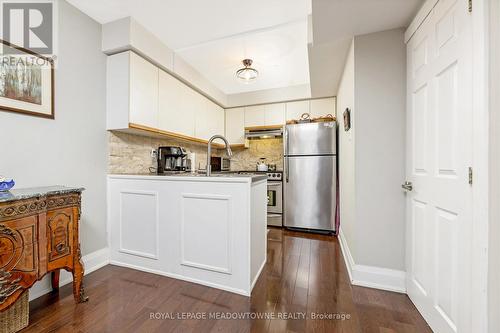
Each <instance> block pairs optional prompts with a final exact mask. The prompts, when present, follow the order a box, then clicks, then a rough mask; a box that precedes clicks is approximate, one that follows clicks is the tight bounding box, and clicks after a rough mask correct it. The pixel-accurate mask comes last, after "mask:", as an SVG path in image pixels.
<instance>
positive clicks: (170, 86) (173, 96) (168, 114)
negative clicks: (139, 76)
mask: <svg viewBox="0 0 500 333" xmlns="http://www.w3.org/2000/svg"><path fill="white" fill-rule="evenodd" d="M190 91H192V90H191V89H189V88H188V87H187V86H186V85H185V84H183V83H182V82H180V81H179V80H177V79H176V78H175V77H173V76H172V75H170V74H168V73H166V72H164V71H160V75H159V98H158V104H159V105H158V106H159V115H158V118H159V129H160V130H162V131H166V132H171V133H176V134H182V135H187V136H191V137H194V135H195V133H194V125H195V114H194V108H193V107H190V105H189V104H190V101H191V96H190Z"/></svg>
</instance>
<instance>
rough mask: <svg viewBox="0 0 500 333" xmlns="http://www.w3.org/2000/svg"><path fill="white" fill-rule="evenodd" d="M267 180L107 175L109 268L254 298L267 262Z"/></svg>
mask: <svg viewBox="0 0 500 333" xmlns="http://www.w3.org/2000/svg"><path fill="white" fill-rule="evenodd" d="M266 211H267V180H266V177H265V176H233V177H231V176H226V177H203V176H195V175H190V174H187V175H179V176H150V175H142V176H141V175H109V176H108V224H109V236H110V249H111V254H110V257H111V263H112V264H114V265H119V266H124V267H129V268H134V269H138V270H143V271H147V272H151V273H156V274H160V275H165V276H169V277H172V278H177V279H182V280H186V281H191V282H195V283H199V284H203V285H206V286H210V287H214V288H219V289H223V290H227V291H231V292H234V293H238V294H242V295H246V296H250V293H251V291H252V288H253V286H254V285H255V282H256V281H257V278H258V276H259V274H260V272H261V271H262V269H263V267H264V264H265V262H266V235H267V233H266V230H267V221H266Z"/></svg>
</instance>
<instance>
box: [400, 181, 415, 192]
mask: <svg viewBox="0 0 500 333" xmlns="http://www.w3.org/2000/svg"><path fill="white" fill-rule="evenodd" d="M401 187H402V188H403V189H404V190H405V191H407V192H410V191H412V190H413V184H412V182H409V181H406V182H404V184H403V185H401Z"/></svg>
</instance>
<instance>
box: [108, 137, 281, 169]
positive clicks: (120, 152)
mask: <svg viewBox="0 0 500 333" xmlns="http://www.w3.org/2000/svg"><path fill="white" fill-rule="evenodd" d="M249 142H250V146H249V148H247V149H235V150H233V157H232V158H231V170H232V171H240V170H255V168H256V165H257V162H258V161H259V159H260V158H261V157H265V158H266V163H268V164H276V167H277V169H278V170H283V140H282V139H281V138H274V139H254V140H250V141H249ZM108 143H109V156H108V173H110V174H123V173H133V174H135V173H149V172H150V171H149V169H150V168H151V167H156V159H153V158H152V157H151V150H153V149H157V148H158V147H160V146H181V147H184V148H186V149H187V150H188V151H189V152H193V153H196V163H195V164H196V165H195V167H196V168H198V166H200V167H201V168H205V165H206V159H207V145H206V144H201V143H192V142H189V141H184V140H178V139H163V138H162V139H159V138H153V137H147V136H141V135H135V134H129V133H123V132H117V131H110V132H108ZM212 152H213V155H214V156H224V155H225V151H224V150H223V149H213V150H212Z"/></svg>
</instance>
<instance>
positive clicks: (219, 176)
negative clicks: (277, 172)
mask: <svg viewBox="0 0 500 333" xmlns="http://www.w3.org/2000/svg"><path fill="white" fill-rule="evenodd" d="M108 176H110V177H117V178H142V179H166V178H168V179H173V180H174V179H175V180H182V179H186V180H195V181H201V182H226V181H229V182H231V181H237V180H241V181H245V182H252V183H255V182H258V181H261V180H267V175H265V174H253V175H242V174H237V173H230V172H228V173H212V175H211V176H210V177H207V176H206V175H205V174H200V173H190V172H183V173H172V174H164V175H158V174H155V173H154V174H151V173H149V174H144V173H143V174H141V173H136V174H130V173H128V174H110V175H108Z"/></svg>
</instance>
